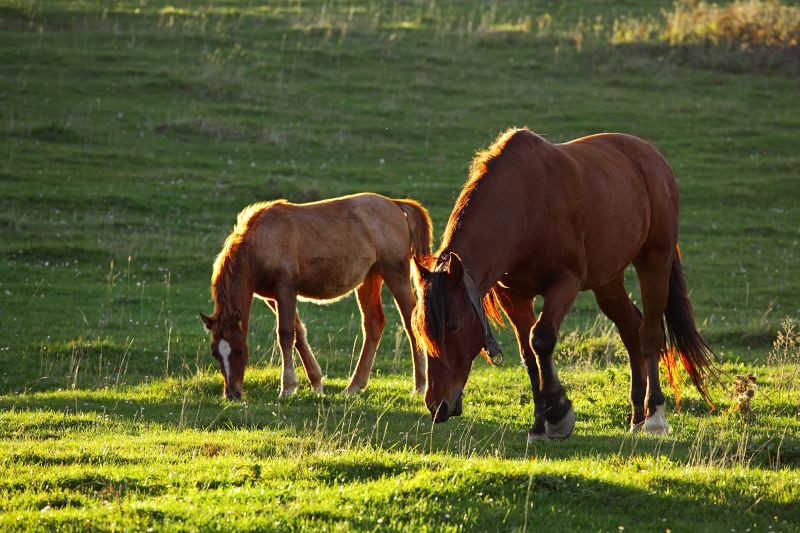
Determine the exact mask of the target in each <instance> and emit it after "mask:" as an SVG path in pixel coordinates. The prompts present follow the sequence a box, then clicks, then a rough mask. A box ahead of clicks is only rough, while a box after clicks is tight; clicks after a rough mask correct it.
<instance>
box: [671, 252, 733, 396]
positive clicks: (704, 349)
mask: <svg viewBox="0 0 800 533" xmlns="http://www.w3.org/2000/svg"><path fill="white" fill-rule="evenodd" d="M664 318H665V319H666V322H667V332H668V341H667V347H666V350H665V351H664V353H663V359H664V363H665V365H666V369H667V377H668V378H669V381H670V384H671V385H672V388H673V391H674V392H675V394H676V398H677V389H676V381H675V378H676V361H675V355H676V354H677V356H678V357H679V358H680V360H681V363H682V364H683V368H684V369H685V370H686V373H687V374H689V377H690V378H691V380H692V383H694V385H695V387H697V390H698V391H700V394H701V395H702V396H703V398H704V399H705V400H706V402H708V404H709V405H710V406H711V408H712V409H714V402H713V401H712V400H711V395H710V394H709V392H708V386H709V381H715V382H717V383H721V382H720V379H719V376H718V374H717V372H716V370H715V369H714V361H715V359H716V355H715V354H714V352H713V351H712V350H711V348H710V347H709V346H708V344H707V343H706V341H705V340H703V337H701V336H700V333H699V332H698V331H697V326H696V325H695V322H694V312H693V311H692V304H691V302H690V301H689V297H688V295H687V290H686V278H685V277H684V275H683V269H682V268H681V259H680V250H678V247H677V246H676V247H675V257H674V258H673V259H672V270H671V272H670V275H669V296H668V297H667V309H666V310H665V311H664Z"/></svg>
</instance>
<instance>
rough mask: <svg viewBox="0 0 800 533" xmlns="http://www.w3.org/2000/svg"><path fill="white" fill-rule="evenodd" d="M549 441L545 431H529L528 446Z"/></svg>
mask: <svg viewBox="0 0 800 533" xmlns="http://www.w3.org/2000/svg"><path fill="white" fill-rule="evenodd" d="M546 439H547V433H545V432H544V431H533V430H531V431H529V432H528V444H533V443H534V442H539V441H542V440H546Z"/></svg>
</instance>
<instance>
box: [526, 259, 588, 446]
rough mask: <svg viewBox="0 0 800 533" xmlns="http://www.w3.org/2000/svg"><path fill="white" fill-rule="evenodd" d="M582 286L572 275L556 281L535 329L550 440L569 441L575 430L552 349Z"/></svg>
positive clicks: (546, 425) (573, 419) (572, 414)
mask: <svg viewBox="0 0 800 533" xmlns="http://www.w3.org/2000/svg"><path fill="white" fill-rule="evenodd" d="M579 287H580V284H579V283H578V280H577V278H575V277H574V276H572V275H570V274H566V275H563V276H562V277H560V278H558V279H556V280H554V281H553V282H552V283H551V284H550V286H549V287H548V288H547V290H546V291H545V293H544V304H543V306H542V312H541V314H540V315H539V320H538V321H537V322H536V325H535V326H534V327H533V334H532V337H533V339H532V341H531V347H532V348H533V350H534V351H535V352H536V362H537V364H538V365H539V377H540V382H541V386H540V390H541V395H542V400H544V425H545V435H547V437H549V438H551V439H566V438H567V437H569V436H570V435H571V434H572V430H573V428H574V427H575V411H573V409H572V402H571V401H570V400H569V398H567V394H566V392H565V391H564V387H562V386H561V382H560V381H559V379H558V374H557V373H556V369H555V367H554V366H553V350H554V349H555V346H556V339H557V338H558V330H559V329H560V328H561V323H562V322H563V321H564V317H565V316H566V315H567V313H568V312H569V310H570V308H571V307H572V304H573V302H574V301H575V297H576V296H577V295H578V289H579Z"/></svg>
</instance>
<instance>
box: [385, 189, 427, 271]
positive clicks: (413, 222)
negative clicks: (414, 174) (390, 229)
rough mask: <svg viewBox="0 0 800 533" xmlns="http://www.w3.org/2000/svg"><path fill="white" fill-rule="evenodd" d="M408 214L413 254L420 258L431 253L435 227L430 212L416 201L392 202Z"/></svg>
mask: <svg viewBox="0 0 800 533" xmlns="http://www.w3.org/2000/svg"><path fill="white" fill-rule="evenodd" d="M392 201H393V202H394V203H396V204H397V205H398V206H399V207H400V209H402V210H403V212H404V213H405V214H406V220H407V221H408V228H409V229H410V230H411V252H412V254H413V255H414V256H416V257H419V256H423V255H429V254H430V253H431V245H432V244H433V225H432V224H431V217H430V215H428V211H427V210H426V209H425V208H424V207H422V204H421V203H419V202H417V201H415V200H408V199H404V200H392Z"/></svg>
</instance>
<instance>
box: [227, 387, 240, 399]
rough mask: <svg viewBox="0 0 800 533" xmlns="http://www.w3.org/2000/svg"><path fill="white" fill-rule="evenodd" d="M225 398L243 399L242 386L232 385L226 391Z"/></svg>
mask: <svg viewBox="0 0 800 533" xmlns="http://www.w3.org/2000/svg"><path fill="white" fill-rule="evenodd" d="M225 398H226V399H227V400H230V401H239V400H241V399H242V386H241V385H239V386H238V387H236V386H234V387H230V388H229V389H228V390H226V391H225Z"/></svg>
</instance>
